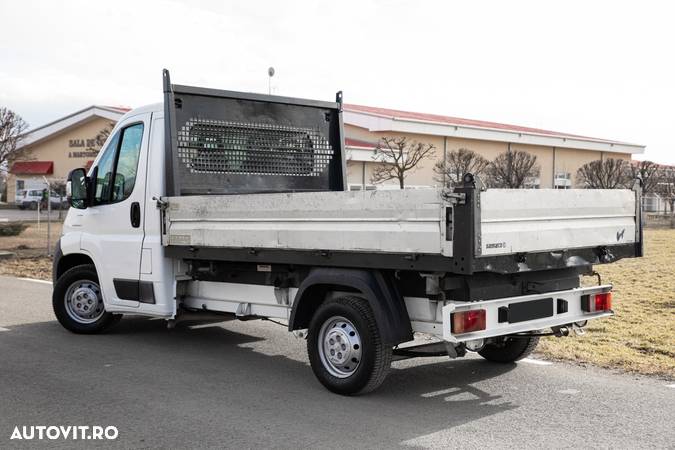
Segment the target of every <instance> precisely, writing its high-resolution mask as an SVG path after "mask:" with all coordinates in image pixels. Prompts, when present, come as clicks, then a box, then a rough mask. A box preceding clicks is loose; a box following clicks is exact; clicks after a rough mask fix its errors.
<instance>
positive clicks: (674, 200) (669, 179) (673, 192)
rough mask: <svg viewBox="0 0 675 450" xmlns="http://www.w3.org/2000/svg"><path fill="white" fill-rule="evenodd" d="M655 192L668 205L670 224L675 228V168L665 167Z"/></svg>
mask: <svg viewBox="0 0 675 450" xmlns="http://www.w3.org/2000/svg"><path fill="white" fill-rule="evenodd" d="M655 191H656V192H657V193H658V194H659V195H660V196H661V198H662V199H663V200H665V201H666V202H667V203H668V207H669V209H670V224H671V226H672V227H675V167H663V168H662V170H661V179H660V182H659V184H658V185H657V186H656V189H655Z"/></svg>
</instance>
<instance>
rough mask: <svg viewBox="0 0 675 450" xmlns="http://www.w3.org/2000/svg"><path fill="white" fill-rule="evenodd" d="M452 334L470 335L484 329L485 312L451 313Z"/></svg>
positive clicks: (481, 310)
mask: <svg viewBox="0 0 675 450" xmlns="http://www.w3.org/2000/svg"><path fill="white" fill-rule="evenodd" d="M451 329H452V332H453V333H455V334H462V333H470V332H472V331H481V330H484V329H485V310H484V309H473V310H471V311H461V312H455V313H452V326H451Z"/></svg>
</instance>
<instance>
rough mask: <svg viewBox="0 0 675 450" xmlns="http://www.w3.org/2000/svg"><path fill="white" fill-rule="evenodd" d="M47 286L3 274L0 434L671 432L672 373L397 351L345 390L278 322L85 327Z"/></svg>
mask: <svg viewBox="0 0 675 450" xmlns="http://www.w3.org/2000/svg"><path fill="white" fill-rule="evenodd" d="M50 296H51V286H50V285H49V284H44V283H36V282H32V281H24V280H18V279H13V278H2V277H0V327H2V328H0V448H11V447H20V448H35V447H63V448H72V447H91V446H92V444H94V442H92V441H87V442H85V441H73V440H55V441H44V442H36V441H23V442H22V441H18V440H10V439H9V438H10V436H11V434H12V431H13V429H14V427H15V426H17V425H19V426H22V425H103V426H108V425H114V426H116V427H117V429H118V431H119V436H118V438H117V440H115V441H105V442H100V441H97V443H96V446H97V447H108V446H112V447H119V448H137V447H143V448H159V447H163V448H182V447H188V448H195V447H237V448H261V447H281V448H299V447H302V448H356V447H368V448H391V447H395V446H403V447H432V448H443V447H446V448H447V447H451V448H457V447H461V448H506V447H509V448H516V447H518V448H522V447H538V448H542V447H543V448H550V447H554V448H562V447H605V448H606V447H610V448H675V427H674V425H675V389H674V388H672V387H669V386H668V382H666V381H663V380H658V379H650V378H644V377H636V376H629V375H621V374H617V373H613V372H610V371H604V370H599V369H589V368H582V367H577V366H572V365H566V364H561V363H554V364H548V365H547V364H542V363H539V364H537V363H536V361H535V362H531V361H530V362H520V363H518V364H513V365H506V366H504V365H496V364H491V363H488V362H486V361H483V360H482V359H480V358H477V357H470V358H465V359H463V360H457V361H450V360H448V359H447V358H431V359H415V360H407V361H400V362H396V363H394V368H393V370H392V372H391V374H390V376H389V378H388V379H387V380H386V381H385V384H384V385H383V386H382V388H381V389H379V390H378V391H376V392H375V393H373V394H370V395H367V396H363V397H356V398H345V397H340V396H337V395H334V394H331V393H329V392H328V391H326V390H324V389H323V388H322V387H321V386H320V385H319V383H318V382H317V381H316V380H315V379H314V376H313V375H312V372H311V369H310V368H309V366H308V363H307V358H306V355H305V342H304V341H301V340H297V339H296V338H294V337H293V336H292V335H290V334H288V333H287V332H286V331H285V330H284V329H283V328H282V327H280V326H278V325H274V324H272V323H269V322H261V321H250V322H224V323H211V324H202V325H194V326H190V325H189V324H184V325H180V326H178V327H177V328H176V329H174V330H167V329H166V328H165V324H164V322H163V321H161V320H148V319H142V318H126V319H124V320H123V321H122V322H121V323H120V324H118V325H117V327H116V328H114V329H112V330H111V331H110V332H109V333H107V334H104V335H97V336H80V335H75V334H71V333H69V332H67V331H65V330H64V329H62V328H61V327H60V326H59V324H58V323H57V322H55V320H54V318H53V316H52V313H51V306H50Z"/></svg>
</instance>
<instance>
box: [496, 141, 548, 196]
mask: <svg viewBox="0 0 675 450" xmlns="http://www.w3.org/2000/svg"><path fill="white" fill-rule="evenodd" d="M485 172H486V175H487V184H488V186H490V187H494V188H508V189H521V188H524V187H525V184H526V181H527V180H528V179H530V178H536V177H538V176H539V165H538V164H537V157H536V156H535V155H532V154H530V153H528V152H524V151H521V150H516V151H511V150H507V151H505V152H504V153H500V154H499V155H498V156H497V157H496V158H495V160H494V161H492V162H491V163H490V165H489V166H488V167H487V169H486V171H485Z"/></svg>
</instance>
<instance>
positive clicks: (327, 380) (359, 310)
mask: <svg viewBox="0 0 675 450" xmlns="http://www.w3.org/2000/svg"><path fill="white" fill-rule="evenodd" d="M336 317H343V318H345V319H347V320H348V321H350V322H351V323H352V324H353V325H354V327H355V329H356V331H357V333H358V334H357V337H358V338H360V342H361V346H360V347H361V348H360V361H359V363H358V367H357V368H356V369H355V370H354V372H353V373H351V374H350V375H348V376H347V377H345V378H340V377H337V376H334V375H333V374H331V373H330V371H329V368H327V366H326V365H325V364H324V362H322V356H321V350H320V349H319V346H320V345H323V344H322V343H320V342H319V339H321V337H320V334H321V329H322V327H323V326H324V324H326V323H328V322H330V321H331V320H334V318H336ZM355 347H356V348H358V346H355ZM307 353H308V354H309V362H310V364H311V366H312V370H313V371H314V375H316V377H317V378H318V379H319V381H320V382H321V384H323V385H324V386H325V387H326V388H327V389H328V390H330V391H332V392H335V393H336V394H341V395H355V394H365V393H367V392H371V391H373V390H375V389H377V388H378V387H379V386H380V385H381V384H382V382H383V381H384V379H385V378H386V377H387V374H388V373H389V369H390V367H391V356H392V348H391V347H388V346H386V345H384V344H383V343H382V339H381V338H380V333H379V330H378V327H377V323H376V322H375V316H374V314H373V311H372V310H371V309H370V306H369V305H368V303H367V302H366V301H365V300H364V299H362V298H360V297H354V296H345V297H339V298H336V299H333V300H328V301H326V302H324V303H323V304H322V305H321V306H320V307H319V308H318V309H317V311H316V312H315V313H314V316H313V317H312V320H311V322H310V325H309V333H308V336H307ZM326 364H330V363H326Z"/></svg>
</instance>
